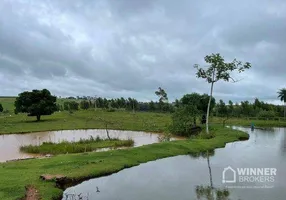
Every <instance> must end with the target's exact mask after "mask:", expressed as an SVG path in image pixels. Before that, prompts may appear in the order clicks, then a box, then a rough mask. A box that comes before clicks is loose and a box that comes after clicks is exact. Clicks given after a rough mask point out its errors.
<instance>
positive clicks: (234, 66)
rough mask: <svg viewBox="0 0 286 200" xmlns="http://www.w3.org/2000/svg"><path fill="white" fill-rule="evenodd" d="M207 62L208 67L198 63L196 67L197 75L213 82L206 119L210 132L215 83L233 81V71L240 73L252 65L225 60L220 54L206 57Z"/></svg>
mask: <svg viewBox="0 0 286 200" xmlns="http://www.w3.org/2000/svg"><path fill="white" fill-rule="evenodd" d="M205 62H206V63H207V64H208V65H209V66H208V68H207V69H203V68H200V66H199V65H198V64H195V65H194V67H195V68H196V69H197V73H196V75H197V77H198V78H203V79H205V80H206V81H207V82H208V83H210V84H211V92H210V98H209V103H208V109H207V119H206V131H207V133H209V114H210V104H211V98H212V94H213V87H214V83H216V82H218V81H219V80H223V81H226V82H229V81H233V82H235V80H234V78H233V77H232V76H231V72H233V71H237V72H239V73H241V72H243V71H244V70H246V69H249V68H250V67H251V64H250V63H249V62H246V63H245V64H243V63H242V62H241V61H237V60H236V59H234V60H233V61H232V62H229V63H228V62H225V60H224V58H223V57H222V56H221V55H220V54H219V53H217V54H211V55H207V56H206V57H205Z"/></svg>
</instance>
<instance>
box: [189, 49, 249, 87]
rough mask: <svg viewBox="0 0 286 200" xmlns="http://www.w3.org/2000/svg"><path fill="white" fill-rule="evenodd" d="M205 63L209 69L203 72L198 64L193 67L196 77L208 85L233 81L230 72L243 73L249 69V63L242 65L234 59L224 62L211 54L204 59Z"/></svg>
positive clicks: (217, 55) (216, 55)
mask: <svg viewBox="0 0 286 200" xmlns="http://www.w3.org/2000/svg"><path fill="white" fill-rule="evenodd" d="M205 62H206V63H207V64H209V67H208V68H207V69H206V70H205V69H203V68H200V66H199V65H198V64H195V65H194V67H195V68H196V69H197V70H198V71H197V73H196V75H197V77H198V78H203V79H206V81H207V82H208V83H214V82H217V81H219V80H223V81H227V82H229V81H234V79H233V77H232V76H231V72H232V71H238V72H239V73H240V72H243V71H245V70H246V69H249V68H250V67H251V64H250V63H249V62H246V63H244V64H243V63H242V62H241V61H238V60H236V59H234V60H233V61H232V62H225V60H224V58H223V57H222V56H221V55H220V54H219V53H217V54H211V55H207V56H206V57H205Z"/></svg>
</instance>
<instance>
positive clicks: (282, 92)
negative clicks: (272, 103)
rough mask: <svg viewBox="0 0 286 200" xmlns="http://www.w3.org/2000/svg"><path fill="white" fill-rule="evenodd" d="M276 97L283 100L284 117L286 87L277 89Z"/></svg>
mask: <svg viewBox="0 0 286 200" xmlns="http://www.w3.org/2000/svg"><path fill="white" fill-rule="evenodd" d="M278 98H279V99H280V101H284V117H286V88H282V89H280V90H279V91H278Z"/></svg>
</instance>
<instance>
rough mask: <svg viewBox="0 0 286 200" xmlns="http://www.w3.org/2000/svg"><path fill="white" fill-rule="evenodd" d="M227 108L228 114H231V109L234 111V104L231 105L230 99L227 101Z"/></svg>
mask: <svg viewBox="0 0 286 200" xmlns="http://www.w3.org/2000/svg"><path fill="white" fill-rule="evenodd" d="M228 110H229V114H230V115H231V116H232V115H233V111H234V106H233V102H232V101H231V100H229V101H228Z"/></svg>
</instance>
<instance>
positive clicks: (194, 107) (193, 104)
mask: <svg viewBox="0 0 286 200" xmlns="http://www.w3.org/2000/svg"><path fill="white" fill-rule="evenodd" d="M200 99H201V95H200V94H198V93H192V94H186V95H184V96H183V97H182V98H181V103H182V105H183V106H187V108H188V110H191V111H192V112H191V113H190V114H192V116H193V120H194V125H196V121H197V120H196V119H197V115H198V114H199V113H200V111H199V109H198V107H199V106H200ZM190 108H191V109H190Z"/></svg>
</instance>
